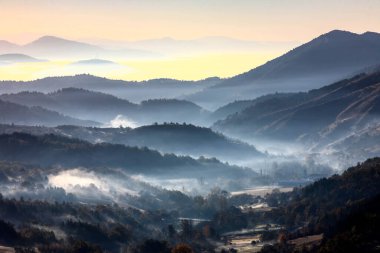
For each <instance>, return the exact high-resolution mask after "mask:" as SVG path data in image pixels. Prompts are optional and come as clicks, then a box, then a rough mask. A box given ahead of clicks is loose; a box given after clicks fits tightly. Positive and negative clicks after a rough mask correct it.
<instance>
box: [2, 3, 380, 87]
mask: <svg viewBox="0 0 380 253" xmlns="http://www.w3.org/2000/svg"><path fill="white" fill-rule="evenodd" d="M379 11H380V1H379V0H360V1H358V0H328V1H327V0H326V1H321V0H318V1H314V0H288V1H284V0H260V1H259V0H81V1H78V0H64V1H63V0H0V17H1V21H2V24H3V25H2V26H1V28H0V40H1V39H3V40H8V41H11V42H15V43H19V44H25V43H28V42H30V41H32V40H34V39H36V38H38V37H41V36H44V35H55V36H59V37H63V38H67V39H72V40H79V41H86V42H90V43H96V42H99V41H113V42H115V41H116V42H124V41H140V40H149V39H158V38H164V37H170V38H174V39H177V40H194V39H198V38H203V37H210V36H223V37H228V38H233V39H236V40H243V41H255V42H263V43H264V42H265V43H266V42H275V43H284V45H283V46H282V47H281V46H280V47H277V48H276V50H257V49H256V51H255V50H254V49H252V50H247V51H246V52H242V51H241V50H238V49H237V51H239V52H236V53H234V52H231V50H230V51H229V52H218V54H217V55H216V54H215V52H202V54H201V55H200V54H197V55H194V56H193V57H192V58H191V57H190V56H188V55H186V57H187V58H185V59H184V58H176V57H174V56H171V58H169V59H168V58H165V59H164V61H163V62H161V63H162V64H164V65H165V64H167V65H174V66H180V65H181V64H182V65H181V66H183V67H181V68H179V69H177V71H181V69H183V70H186V72H183V73H179V72H176V73H175V74H173V73H168V71H167V69H166V68H163V67H160V66H162V64H161V65H159V64H158V63H160V61H157V60H156V59H154V60H153V59H150V60H149V61H147V62H146V65H144V64H142V62H141V61H138V62H136V61H135V62H131V61H128V59H127V60H126V62H129V66H128V67H129V68H128V69H129V71H128V73H129V74H127V72H123V73H120V74H119V75H117V74H116V75H115V74H113V75H112V77H116V78H117V77H118V76H119V77H121V78H123V79H136V80H141V79H149V78H154V77H163V76H166V77H176V78H178V77H179V78H181V77H182V79H197V78H203V77H206V75H218V76H222V77H226V76H231V75H234V74H238V73H240V72H244V71H247V70H249V69H250V68H253V67H255V66H258V65H260V64H263V63H265V62H266V61H268V60H270V59H272V58H274V57H276V56H279V55H281V54H282V53H285V52H286V51H287V50H290V49H292V47H294V46H296V45H299V44H301V43H304V42H307V41H309V40H311V39H313V38H314V37H317V36H319V35H320V34H323V33H326V32H328V31H330V30H333V29H341V30H349V31H352V32H356V33H362V32H365V31H375V32H380V15H378V13H379ZM4 24H6V25H4ZM189 57H190V58H189ZM224 57H225V58H224ZM223 59H224V61H225V62H226V66H224V67H223V66H222V67H221V66H220V62H221V61H222V62H223ZM231 61H233V62H231ZM239 62H240V63H239ZM206 63H207V66H209V67H210V68H211V69H207V70H205V71H201V72H199V70H197V68H194V71H190V72H191V73H189V70H187V68H188V67H190V68H192V67H195V66H198V65H199V64H201V65H205V64H206ZM154 64H156V66H157V68H155V67H154ZM46 65H48V64H45V68H46ZM132 65H133V66H137V65H139V66H140V69H136V67H133V66H132ZM141 65H142V66H143V68H141ZM56 66H57V64H56V65H55V68H54V71H51V70H49V69H44V71H42V72H43V73H45V75H46V74H48V73H55V72H57V71H58V72H59V70H57V68H56ZM8 67H9V66H8ZM40 67H41V68H42V66H40ZM40 67H38V66H33V68H30V69H33V70H31V71H29V73H28V74H26V73H24V72H25V71H26V70H27V69H28V67H27V66H22V68H19V69H18V70H19V71H18V70H17V69H13V70H12V71H13V73H18V74H19V76H20V79H30V78H35V77H41V76H40V74H38V73H41V72H35V71H36V69H40ZM0 68H3V67H0ZM144 68H145V69H146V70H144ZM151 68H152V69H151ZM22 69H23V70H22ZM131 69H135V70H136V71H135V72H134V71H130V70H131ZM160 69H161V70H160ZM213 69H214V71H213ZM12 71H11V70H10V69H7V70H6V71H4V69H3V71H2V70H1V69H0V79H5V78H7V76H5V74H6V73H4V72H7V73H9V72H12ZM23 71H24V72H23ZM144 71H145V72H144ZM165 71H166V72H165ZM21 73H24V74H21ZM36 73H37V74H36ZM137 73H140V74H137ZM63 74H65V72H63ZM23 76H24V77H25V78H22V77H23ZM106 76H107V75H106ZM8 78H12V76H10V75H8Z"/></svg>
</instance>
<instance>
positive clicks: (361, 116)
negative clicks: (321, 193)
mask: <svg viewBox="0 0 380 253" xmlns="http://www.w3.org/2000/svg"><path fill="white" fill-rule="evenodd" d="M379 83H380V72H379V71H375V72H370V73H367V74H361V75H357V76H355V77H353V78H351V79H346V80H342V81H340V82H337V83H334V84H331V85H328V86H325V87H323V88H320V89H316V90H311V91H309V92H307V93H293V94H289V95H287V96H282V98H280V97H278V96H277V98H275V100H272V101H269V102H268V103H267V105H265V102H264V104H260V105H253V106H251V107H248V108H246V109H245V110H243V111H241V112H239V113H237V114H235V115H231V116H230V117H228V118H227V119H225V120H222V121H219V122H217V123H216V124H215V125H214V128H215V129H217V130H219V131H222V132H226V133H229V134H232V135H240V136H245V137H248V136H249V137H255V136H256V137H260V138H269V139H277V140H294V139H300V140H302V141H303V142H311V143H314V142H317V143H319V145H326V144H328V143H331V142H333V141H334V140H337V139H338V138H342V137H344V136H347V135H350V134H352V133H353V132H354V131H358V130H360V129H363V128H365V127H366V126H367V125H368V124H372V123H373V122H376V121H377V120H378V115H379V113H380V107H379V101H380V100H379V95H380V93H379V92H380V90H379ZM275 97H276V96H275Z"/></svg>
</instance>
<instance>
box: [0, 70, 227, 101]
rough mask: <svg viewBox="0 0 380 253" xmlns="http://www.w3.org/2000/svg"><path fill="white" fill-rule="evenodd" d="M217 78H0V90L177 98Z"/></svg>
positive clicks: (215, 80) (132, 99) (1, 92)
mask: <svg viewBox="0 0 380 253" xmlns="http://www.w3.org/2000/svg"><path fill="white" fill-rule="evenodd" d="M218 82H220V79H219V78H208V79H205V80H201V81H180V80H173V79H153V80H148V81H142V82H135V81H129V82H128V81H121V80H110V79H106V78H101V77H96V76H91V75H77V76H66V77H49V78H44V79H39V80H35V81H28V82H15V81H0V87H1V89H0V94H5V93H18V92H21V91H38V92H44V93H46V92H54V91H57V90H60V89H63V88H71V87H73V88H78V89H86V90H91V91H98V92H103V93H106V94H111V95H114V96H117V97H119V98H123V99H127V100H129V101H132V102H134V103H140V102H141V101H143V100H147V99H159V98H166V99H168V98H179V97H182V96H184V95H186V94H192V93H194V92H197V91H200V90H202V89H204V88H205V87H208V86H211V85H214V84H216V83H218Z"/></svg>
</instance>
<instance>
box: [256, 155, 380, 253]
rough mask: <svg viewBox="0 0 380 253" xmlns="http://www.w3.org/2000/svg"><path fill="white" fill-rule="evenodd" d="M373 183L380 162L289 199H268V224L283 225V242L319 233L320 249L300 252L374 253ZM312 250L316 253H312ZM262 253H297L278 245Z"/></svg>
mask: <svg viewBox="0 0 380 253" xmlns="http://www.w3.org/2000/svg"><path fill="white" fill-rule="evenodd" d="M379 179H380V159H379V158H374V159H369V160H367V161H365V162H364V163H362V164H358V165H357V166H355V167H351V168H349V169H347V170H346V171H345V172H344V173H343V174H342V175H335V176H332V177H330V178H327V179H326V178H325V179H321V180H319V181H317V182H315V183H313V184H311V185H309V186H306V187H304V188H302V189H297V190H295V191H293V192H291V193H285V194H279V193H276V194H272V195H271V196H269V198H268V201H269V203H270V205H271V206H276V207H277V208H278V209H277V210H276V211H274V212H272V214H271V218H273V219H275V220H276V222H280V224H286V227H287V229H288V231H289V232H288V234H287V239H288V240H289V241H290V239H294V238H297V237H302V236H307V235H315V234H321V233H323V236H324V240H323V241H322V244H321V245H320V246H318V247H317V248H312V249H314V251H311V250H310V248H309V250H310V251H306V252H376V250H375V249H376V247H377V246H378V243H379V241H378V239H379V238H378V236H379V232H378V229H377V226H378V225H379V222H380V219H379V216H378V212H379V211H380V206H379V202H378V201H379V197H380V183H379V182H380V180H379ZM272 215H273V216H272ZM295 228H296V229H295ZM269 248H270V247H268V248H267V250H269ZM318 248H319V249H320V251H315V249H318ZM263 252H297V248H294V247H292V245H291V244H288V245H284V244H281V243H280V244H279V245H276V246H275V247H274V248H272V251H263Z"/></svg>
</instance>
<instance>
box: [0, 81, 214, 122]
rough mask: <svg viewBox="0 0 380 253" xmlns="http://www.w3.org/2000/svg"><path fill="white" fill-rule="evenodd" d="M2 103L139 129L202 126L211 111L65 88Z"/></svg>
mask: <svg viewBox="0 0 380 253" xmlns="http://www.w3.org/2000/svg"><path fill="white" fill-rule="evenodd" d="M0 99H3V100H5V101H9V102H14V103H19V104H23V105H27V106H40V107H44V108H47V109H51V110H55V111H58V112H60V113H63V114H66V115H70V116H73V117H77V118H81V119H86V120H95V121H99V122H103V123H105V124H107V123H109V122H110V121H111V120H113V119H115V118H116V117H118V116H122V117H123V118H126V119H128V120H131V121H134V122H136V123H137V124H138V125H143V124H152V123H154V122H181V123H182V122H193V123H201V122H202V120H203V118H205V117H206V115H207V113H208V112H207V111H205V110H203V109H202V108H201V107H199V106H197V105H195V104H194V103H191V102H188V101H183V100H177V99H152V100H147V101H143V102H141V103H140V104H134V103H131V102H129V101H127V100H123V99H120V98H117V97H114V96H112V95H108V94H104V93H101V92H93V91H88V90H84V89H78V88H64V89H61V90H58V91H56V92H52V93H48V94H44V93H40V92H20V93H17V94H3V95H0Z"/></svg>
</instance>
